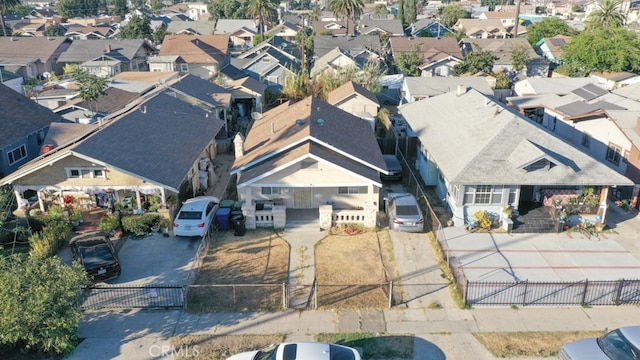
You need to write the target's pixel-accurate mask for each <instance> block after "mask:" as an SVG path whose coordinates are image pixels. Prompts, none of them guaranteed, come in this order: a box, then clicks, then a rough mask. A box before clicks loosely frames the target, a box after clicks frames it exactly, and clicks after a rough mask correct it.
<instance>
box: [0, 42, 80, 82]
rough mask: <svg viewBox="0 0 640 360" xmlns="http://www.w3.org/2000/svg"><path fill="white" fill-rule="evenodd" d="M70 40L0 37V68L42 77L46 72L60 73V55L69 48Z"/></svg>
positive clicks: (24, 75) (24, 74)
mask: <svg viewBox="0 0 640 360" xmlns="http://www.w3.org/2000/svg"><path fill="white" fill-rule="evenodd" d="M70 43H71V42H70V40H68V39H67V38H65V37H63V36H56V37H18V36H2V37H0V68H3V69H4V70H7V71H12V72H15V73H17V74H20V75H22V77H23V78H25V79H26V78H29V77H38V78H42V77H44V76H45V75H46V74H61V73H62V64H61V61H60V57H62V56H63V54H64V52H65V51H66V50H67V49H68V48H69V45H70Z"/></svg>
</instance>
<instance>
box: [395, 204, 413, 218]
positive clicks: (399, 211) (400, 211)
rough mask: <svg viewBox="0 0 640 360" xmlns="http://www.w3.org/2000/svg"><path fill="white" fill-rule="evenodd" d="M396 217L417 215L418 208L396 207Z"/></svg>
mask: <svg viewBox="0 0 640 360" xmlns="http://www.w3.org/2000/svg"><path fill="white" fill-rule="evenodd" d="M396 215H398V216H401V215H418V208H417V207H415V205H398V206H396Z"/></svg>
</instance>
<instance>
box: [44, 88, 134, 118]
mask: <svg viewBox="0 0 640 360" xmlns="http://www.w3.org/2000/svg"><path fill="white" fill-rule="evenodd" d="M138 97H139V94H137V93H134V92H129V91H125V90H121V89H118V88H114V87H109V88H108V89H107V90H106V91H105V94H104V95H103V96H101V97H99V98H98V99H97V100H96V101H84V100H83V99H82V98H80V97H76V98H74V99H73V100H70V101H68V102H67V103H66V104H64V105H62V106H60V107H58V108H56V109H54V111H55V112H56V114H58V115H60V116H61V117H62V118H64V119H65V120H67V121H69V122H73V123H79V124H91V123H94V122H97V121H100V120H101V119H103V118H104V117H105V116H107V115H109V114H112V113H114V112H116V111H118V110H121V109H124V108H125V107H126V106H127V105H128V104H129V103H130V102H132V101H133V100H134V99H136V98H138Z"/></svg>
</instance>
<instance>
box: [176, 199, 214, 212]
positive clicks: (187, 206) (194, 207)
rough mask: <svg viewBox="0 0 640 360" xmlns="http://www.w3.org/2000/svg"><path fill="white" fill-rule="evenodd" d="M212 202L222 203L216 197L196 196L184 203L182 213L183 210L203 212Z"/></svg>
mask: <svg viewBox="0 0 640 360" xmlns="http://www.w3.org/2000/svg"><path fill="white" fill-rule="evenodd" d="M210 201H213V202H215V203H216V204H219V203H220V200H219V199H218V198H217V197H215V196H196V197H194V198H191V199H188V200H187V201H185V202H183V203H182V208H180V211H182V210H183V209H184V210H186V211H201V210H202V209H204V207H205V206H206V204H208V203H209V202H210Z"/></svg>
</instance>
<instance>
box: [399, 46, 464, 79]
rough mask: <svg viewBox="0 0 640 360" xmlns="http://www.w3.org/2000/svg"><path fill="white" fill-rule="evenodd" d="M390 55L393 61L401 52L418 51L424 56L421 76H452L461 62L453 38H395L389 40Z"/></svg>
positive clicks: (458, 48) (458, 49) (461, 57)
mask: <svg viewBox="0 0 640 360" xmlns="http://www.w3.org/2000/svg"><path fill="white" fill-rule="evenodd" d="M389 43H390V46H391V55H392V56H393V58H394V59H395V58H396V57H397V56H398V54H399V53H401V52H410V51H413V50H414V49H416V48H417V49H418V51H420V52H421V53H422V54H423V55H424V62H423V63H422V64H421V65H420V72H421V76H424V77H433V76H453V68H454V66H455V65H456V64H459V63H461V62H462V60H463V56H462V52H461V51H460V46H459V45H458V43H457V42H456V39H455V38H453V37H444V38H434V37H424V38H422V37H421V38H407V37H396V38H391V39H389Z"/></svg>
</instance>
